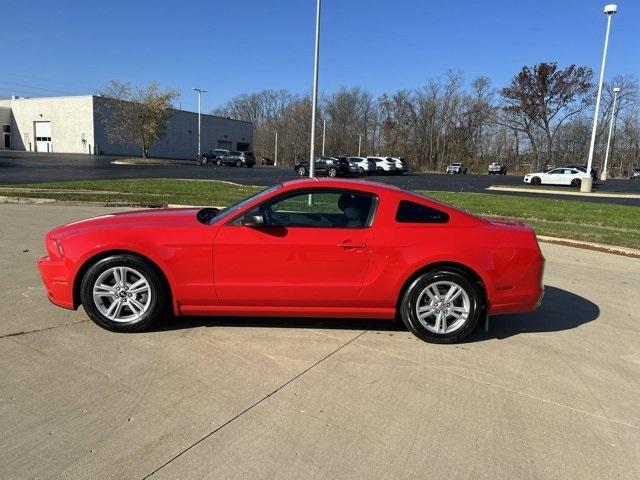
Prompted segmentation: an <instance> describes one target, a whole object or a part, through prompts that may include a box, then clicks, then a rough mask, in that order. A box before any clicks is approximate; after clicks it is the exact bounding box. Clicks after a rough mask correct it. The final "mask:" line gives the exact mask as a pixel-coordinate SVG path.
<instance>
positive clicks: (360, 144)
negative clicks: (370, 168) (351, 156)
mask: <svg viewBox="0 0 640 480" xmlns="http://www.w3.org/2000/svg"><path fill="white" fill-rule="evenodd" d="M361 146H362V135H358V156H360V147H361Z"/></svg>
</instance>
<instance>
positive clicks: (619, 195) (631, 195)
mask: <svg viewBox="0 0 640 480" xmlns="http://www.w3.org/2000/svg"><path fill="white" fill-rule="evenodd" d="M485 190H491V191H494V192H512V193H540V194H543V195H566V196H570V197H584V198H589V197H591V198H593V197H597V198H627V199H636V200H638V199H640V194H639V193H604V192H603V193H598V192H592V193H580V192H573V191H570V190H566V191H560V190H546V189H538V188H513V187H503V186H502V185H491V186H490V187H487V188H485Z"/></svg>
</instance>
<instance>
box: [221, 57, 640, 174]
mask: <svg viewBox="0 0 640 480" xmlns="http://www.w3.org/2000/svg"><path fill="white" fill-rule="evenodd" d="M614 87H620V89H621V90H620V93H619V94H618V106H617V108H616V117H617V118H616V120H617V121H616V130H615V134H614V139H613V141H612V152H613V153H612V154H611V157H610V163H609V172H610V173H611V174H612V175H617V176H626V175H627V173H628V171H629V169H630V168H632V167H633V166H636V165H639V164H640V159H639V157H640V112H639V109H638V107H639V105H638V101H639V100H638V82H637V80H636V79H635V78H633V77H630V76H622V75H618V76H616V77H614V78H613V79H612V80H611V81H609V82H607V83H606V85H605V86H604V89H603V93H602V103H601V108H600V118H599V121H598V129H597V134H596V152H595V156H594V165H595V166H596V167H598V168H599V169H600V170H601V169H602V162H603V160H604V150H605V147H606V141H607V133H608V125H609V120H610V117H611V110H612V103H613V88H614ZM595 90H596V86H595V84H594V81H593V72H592V71H591V69H590V68H588V67H586V66H576V65H569V66H566V67H559V66H558V65H557V64H556V63H546V62H543V63H539V64H537V65H533V66H524V67H522V69H521V70H520V71H519V72H518V73H517V74H516V75H514V77H513V78H512V80H511V82H510V83H509V84H508V85H506V86H504V87H502V88H495V87H494V86H492V84H491V81H490V80H489V78H488V77H486V76H479V77H477V78H474V79H473V80H472V81H471V82H470V83H469V85H468V86H465V82H464V78H463V75H462V74H461V73H460V72H455V71H448V72H446V73H445V74H444V75H443V76H441V77H438V78H430V79H427V81H426V82H425V84H424V85H422V86H421V87H419V88H417V89H414V90H398V91H396V92H392V93H383V94H382V95H379V96H377V97H374V96H373V95H372V94H371V93H370V92H368V91H367V90H365V89H363V88H361V87H351V88H346V87H344V88H341V89H340V90H338V91H337V92H333V93H328V94H324V95H321V98H320V101H319V105H318V112H319V115H318V118H317V121H318V124H317V126H316V132H317V137H316V139H315V141H316V152H318V153H319V152H320V150H321V144H322V131H323V124H326V141H325V153H326V154H327V155H356V154H357V153H358V145H359V143H360V146H361V154H362V155H363V156H366V155H391V156H401V157H405V158H406V159H407V160H408V161H409V162H410V164H411V166H412V168H413V169H414V170H419V171H442V170H443V169H444V168H446V165H448V164H449V163H452V162H463V163H466V164H467V165H468V166H469V167H471V169H472V170H475V171H483V170H484V169H485V168H486V166H487V165H488V164H489V163H491V162H494V161H499V162H503V163H505V164H506V165H507V167H508V169H509V171H511V172H514V171H515V172H525V171H526V172H528V171H531V170H538V169H540V168H542V167H544V166H552V165H558V164H563V163H586V158H587V155H588V150H589V142H590V137H591V128H592V121H593V117H592V116H593V105H594V101H595ZM212 113H213V114H215V115H220V116H224V117H231V118H235V119H238V120H245V121H250V122H253V124H254V138H253V145H254V147H253V148H254V150H255V153H256V156H257V157H268V158H273V157H274V146H275V145H274V144H275V142H274V137H275V132H276V131H277V132H278V160H279V164H280V165H293V163H295V162H296V161H299V160H306V159H308V157H309V143H310V142H309V140H310V138H309V132H310V124H311V99H310V96H309V95H300V94H296V93H292V92H289V91H287V90H271V89H267V90H262V91H259V92H256V93H251V94H244V95H239V96H237V97H235V98H232V99H231V100H229V101H228V102H227V103H225V104H224V105H222V106H220V107H218V108H216V109H214V110H213V111H212ZM325 122H326V123H325Z"/></svg>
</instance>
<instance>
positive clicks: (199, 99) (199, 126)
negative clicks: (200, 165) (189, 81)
mask: <svg viewBox="0 0 640 480" xmlns="http://www.w3.org/2000/svg"><path fill="white" fill-rule="evenodd" d="M193 90H194V91H196V92H197V93H198V161H199V160H200V155H201V154H202V152H201V151H200V132H201V131H202V128H201V125H202V124H201V121H200V117H201V115H200V104H201V103H200V101H201V99H202V94H203V93H206V90H203V89H202V88H194V89H193Z"/></svg>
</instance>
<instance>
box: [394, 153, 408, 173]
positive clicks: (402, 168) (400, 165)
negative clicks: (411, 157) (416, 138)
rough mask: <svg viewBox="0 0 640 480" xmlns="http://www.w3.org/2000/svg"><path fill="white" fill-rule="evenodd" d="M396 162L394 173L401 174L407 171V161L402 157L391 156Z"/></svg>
mask: <svg viewBox="0 0 640 480" xmlns="http://www.w3.org/2000/svg"><path fill="white" fill-rule="evenodd" d="M391 160H393V161H394V162H396V173H398V174H400V175H402V174H403V173H406V172H408V171H409V163H408V162H407V161H406V160H405V159H404V158H402V157H391Z"/></svg>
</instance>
